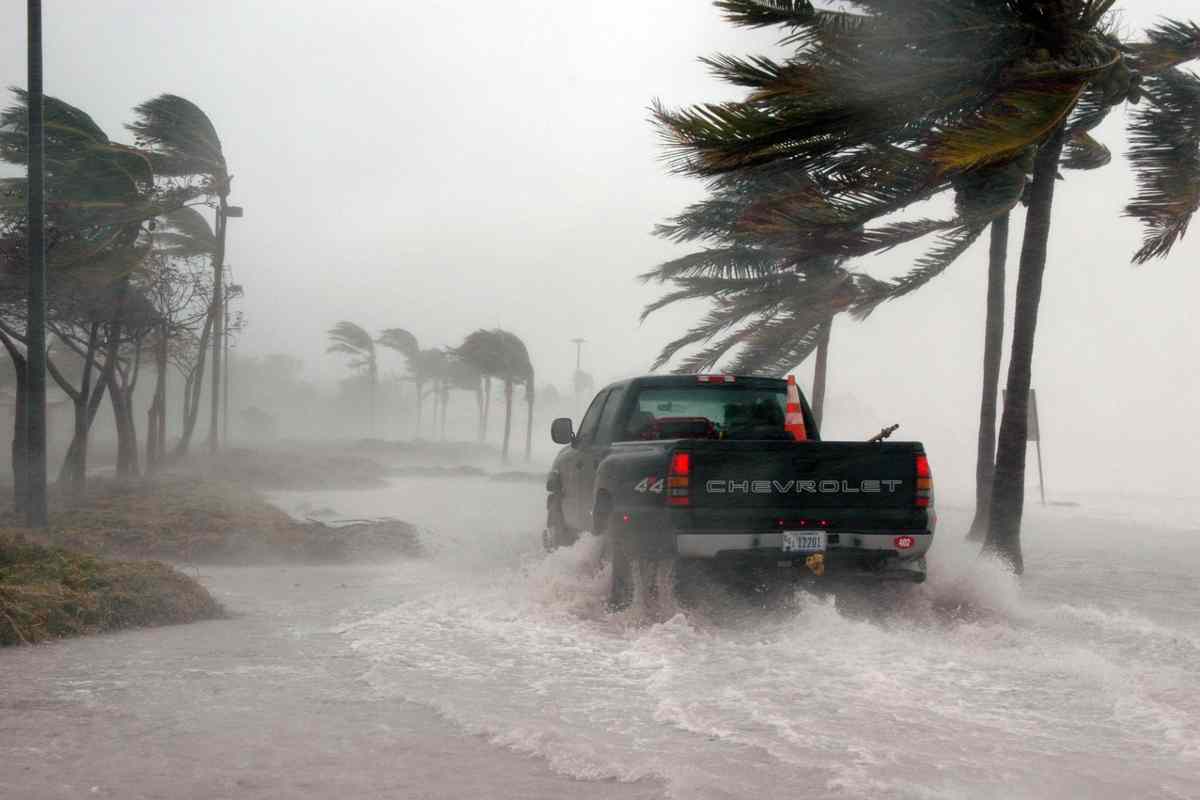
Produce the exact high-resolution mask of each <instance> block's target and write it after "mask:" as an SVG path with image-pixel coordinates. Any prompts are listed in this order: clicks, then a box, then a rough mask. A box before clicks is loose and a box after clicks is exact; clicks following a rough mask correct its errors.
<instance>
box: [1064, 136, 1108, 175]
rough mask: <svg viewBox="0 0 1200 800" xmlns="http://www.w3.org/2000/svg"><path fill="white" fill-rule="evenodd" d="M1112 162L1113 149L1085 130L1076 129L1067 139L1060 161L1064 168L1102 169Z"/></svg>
mask: <svg viewBox="0 0 1200 800" xmlns="http://www.w3.org/2000/svg"><path fill="white" fill-rule="evenodd" d="M1111 162H1112V151H1111V150H1109V149H1108V147H1106V146H1105V145H1104V144H1102V143H1101V142H1098V141H1096V140H1095V139H1093V138H1092V136H1091V135H1090V134H1088V133H1086V132H1084V131H1075V132H1074V133H1072V134H1071V138H1069V139H1068V140H1067V145H1066V148H1065V149H1064V151H1063V157H1062V161H1060V162H1059V163H1060V164H1061V165H1062V167H1063V168H1064V169H1080V170H1085V169H1100V168H1101V167H1106V166H1108V165H1109V163H1111Z"/></svg>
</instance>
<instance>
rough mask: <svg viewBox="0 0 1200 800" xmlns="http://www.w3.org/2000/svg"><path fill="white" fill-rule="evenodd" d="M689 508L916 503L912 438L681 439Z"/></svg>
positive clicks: (916, 448) (903, 506)
mask: <svg viewBox="0 0 1200 800" xmlns="http://www.w3.org/2000/svg"><path fill="white" fill-rule="evenodd" d="M679 449H680V450H688V451H690V452H691V473H692V475H691V492H690V494H691V503H690V506H691V508H692V509H693V510H696V511H700V510H709V511H733V510H736V509H743V510H747V511H749V510H752V509H753V510H762V511H767V510H768V509H769V510H770V511H771V512H772V513H775V512H797V513H801V512H804V511H806V510H810V509H811V510H813V511H818V510H820V509H839V510H845V511H850V510H863V511H866V510H868V509H878V510H880V511H883V510H892V511H899V510H904V511H910V510H913V509H914V506H915V505H916V502H915V501H916V478H917V474H916V469H917V468H916V457H917V455H918V454H922V453H923V452H924V450H923V448H922V447H921V445H919V444H916V443H912V442H884V443H871V442H788V441H717V442H700V441H698V442H688V443H687V444H686V445H681V446H680V448H679Z"/></svg>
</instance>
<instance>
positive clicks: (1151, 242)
mask: <svg viewBox="0 0 1200 800" xmlns="http://www.w3.org/2000/svg"><path fill="white" fill-rule="evenodd" d="M1145 88H1146V102H1144V103H1143V104H1142V105H1141V106H1139V107H1138V108H1137V109H1136V111H1135V112H1134V114H1133V120H1132V122H1131V123H1130V135H1129V136H1130V143H1131V147H1130V151H1129V160H1130V163H1131V164H1132V165H1133V171H1134V175H1135V176H1136V178H1137V194H1136V195H1135V196H1134V198H1133V200H1131V201H1130V202H1129V204H1128V205H1126V207H1125V214H1126V216H1130V217H1134V218H1135V219H1138V220H1140V221H1141V222H1142V224H1143V225H1144V226H1145V227H1146V234H1145V237H1144V239H1143V243H1142V247H1141V249H1139V250H1138V251H1137V253H1136V254H1135V255H1134V257H1133V260H1134V262H1135V263H1138V264H1143V263H1145V262H1147V261H1149V260H1150V259H1152V258H1157V257H1160V256H1164V255H1166V254H1167V253H1169V252H1170V250H1171V248H1172V247H1173V246H1174V245H1175V243H1176V242H1177V241H1178V240H1179V239H1180V238H1181V237H1182V236H1183V235H1184V234H1185V233H1187V229H1188V224H1189V223H1190V222H1191V219H1192V215H1193V214H1195V213H1196V210H1197V208H1200V78H1198V77H1197V76H1196V75H1194V74H1193V73H1190V72H1184V71H1182V70H1178V69H1174V70H1169V71H1167V72H1163V73H1159V74H1157V75H1154V76H1151V77H1150V78H1149V79H1147V81H1146V86H1145Z"/></svg>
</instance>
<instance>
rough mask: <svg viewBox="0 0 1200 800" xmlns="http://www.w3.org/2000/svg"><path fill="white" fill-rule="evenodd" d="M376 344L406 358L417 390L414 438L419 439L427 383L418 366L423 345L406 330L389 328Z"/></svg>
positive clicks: (410, 377) (409, 373)
mask: <svg viewBox="0 0 1200 800" xmlns="http://www.w3.org/2000/svg"><path fill="white" fill-rule="evenodd" d="M375 343H376V344H378V345H379V346H381V347H386V348H388V349H389V350H395V351H396V352H397V353H399V354H400V355H402V356H404V361H405V363H406V364H407V365H408V375H409V380H411V381H412V382H413V385H414V386H415V387H416V390H417V391H416V395H417V421H416V429H415V430H416V433H415V434H414V438H415V437H418V436H420V434H421V407H422V406H423V405H424V398H423V396H422V392H423V386H424V383H425V378H424V377H423V376H421V375H420V373H419V365H418V361H419V358H420V354H421V345H420V344H419V342H418V341H417V337H416V336H414V335H413V334H412V333H410V332H408V331H407V330H405V329H404V328H388V329H386V330H384V331H382V332H380V334H379V338H378V339H376V340H375Z"/></svg>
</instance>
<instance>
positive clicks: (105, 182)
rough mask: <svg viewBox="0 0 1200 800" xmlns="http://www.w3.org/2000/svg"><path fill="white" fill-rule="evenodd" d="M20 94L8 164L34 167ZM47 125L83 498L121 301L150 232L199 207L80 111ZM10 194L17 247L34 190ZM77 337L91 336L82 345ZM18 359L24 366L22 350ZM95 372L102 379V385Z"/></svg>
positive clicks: (48, 110) (4, 134)
mask: <svg viewBox="0 0 1200 800" xmlns="http://www.w3.org/2000/svg"><path fill="white" fill-rule="evenodd" d="M15 94H16V96H17V100H18V102H17V104H16V105H14V106H12V107H10V108H8V109H6V110H5V111H4V112H3V114H0V158H3V160H5V161H8V162H10V163H14V164H24V163H25V161H26V158H27V153H26V146H27V138H28V137H27V121H28V120H27V118H28V114H27V108H26V106H27V102H26V96H25V94H24V93H23V92H21V91H19V90H18V91H15ZM45 116H46V153H47V163H46V190H47V197H48V201H49V202H48V205H47V215H46V223H47V233H48V236H47V242H48V247H47V256H48V262H49V268H50V276H49V281H48V283H49V287H48V288H49V299H50V302H49V313H50V318H49V324H50V327H51V328H52V329H56V332H57V333H58V334H59V336H58V338H59V341H60V343H62V344H65V345H66V346H67V347H68V348H70V349H72V350H74V351H75V354H76V355H77V356H79V357H80V358H82V359H83V361H82V365H83V367H82V368H83V375H82V380H81V383H80V385H79V386H78V387H75V386H73V385H72V384H71V382H70V381H69V380H68V379H66V377H65V376H64V374H63V372H62V371H61V370H58V369H57V368H56V365H55V364H54V363H53V359H51V363H50V364H48V371H49V372H50V373H51V375H52V377H53V378H54V379H55V380H56V382H58V383H59V385H60V386H61V387H62V388H63V390H64V391H65V392H67V394H68V395H69V396H70V398H71V400H72V401H73V402H74V404H75V415H76V416H75V433H74V436H73V440H72V445H71V447H70V448H69V450H68V454H67V462H66V463H65V464H64V469H63V470H62V471H61V472H60V476H62V477H66V478H67V479H68V485H69V487H70V488H71V489H72V491H75V492H79V491H82V488H83V476H84V475H85V474H86V452H87V448H86V440H87V434H88V430H89V429H90V425H91V421H92V419H93V418H94V416H95V409H96V407H97V405H98V403H99V401H100V398H101V397H102V395H103V393H104V392H105V391H106V390H111V388H112V381H113V375H114V371H115V369H116V367H117V362H116V360H115V358H116V356H117V354H119V351H120V347H121V343H122V340H123V337H124V335H125V334H124V333H123V330H125V329H126V328H127V323H128V320H126V319H125V318H124V312H125V311H127V310H128V309H129V308H130V306H129V305H128V304H121V303H120V302H118V300H119V298H121V297H123V296H125V293H126V291H127V288H128V287H129V285H130V281H131V278H132V276H133V275H135V274H136V273H137V271H138V269H139V268H140V266H141V262H142V259H143V258H144V257H145V253H146V248H145V246H144V241H143V238H144V229H143V224H144V223H146V222H147V221H148V220H150V219H152V218H154V217H156V216H158V215H160V214H163V213H166V212H168V211H170V210H172V209H175V208H179V207H180V206H182V205H183V204H185V203H187V202H189V201H190V200H192V199H193V198H194V197H195V196H196V195H197V191H196V190H195V189H194V187H189V186H184V185H173V184H169V183H163V182H160V181H158V175H157V174H156V173H155V172H154V170H153V167H152V163H151V158H150V157H149V155H148V154H147V153H145V152H144V151H141V150H139V149H137V148H134V147H130V146H128V145H123V144H119V143H117V142H113V141H112V140H110V139H109V138H108V136H107V135H106V134H105V133H104V131H103V130H102V129H101V128H100V127H99V126H97V125H96V124H95V122H94V121H93V120H92V119H91V118H90V117H89V116H88V115H87V114H86V113H84V112H83V111H81V110H80V109H78V108H75V107H74V106H71V105H69V104H67V103H64V102H63V101H61V100H58V99H57V98H53V97H47V98H45ZM2 189H3V191H0V227H2V228H3V229H4V230H5V233H4V234H3V238H9V237H10V236H12V235H13V234H19V232H20V231H21V230H22V229H23V228H24V225H25V223H26V220H25V216H24V215H25V212H24V211H23V210H21V208H20V206H21V205H22V204H23V199H22V198H23V195H24V180H23V179H6V180H4V181H3V187H2ZM13 266H14V271H13V273H12V274H14V275H16V274H20V273H21V272H23V271H24V269H25V268H26V267H25V260H24V258H23V256H21V255H20V254H19V253H18V254H17V257H16V259H15V261H14V263H13ZM106 304H107V305H108V306H109V307H108V308H106V307H105V305H106ZM75 326H81V327H80V328H76V327H75ZM73 328H74V329H75V330H76V331H78V330H82V331H83V333H82V334H81V335H78V336H73V335H72V334H71V330H72V329H73ZM7 344H8V342H6V345H7ZM101 352H102V353H104V356H103V364H98V363H97V362H96V360H95V359H96V356H97V353H101ZM9 353H10V356H12V357H14V358H16V349H15V348H9ZM109 356H112V357H111V358H110V357H109ZM93 369H96V370H97V372H98V376H97V378H96V380H95V382H92V370H93ZM114 410H115V411H116V410H117V409H116V408H114ZM128 441H129V440H128V439H127V438H126V439H125V442H126V445H128ZM134 446H135V448H136V441H135V442H134ZM22 463H23V452H22V450H21V449H20V448H17V449H16V450H15V451H14V469H16V470H17V471H18V472H19V471H20V470H21V469H22V467H21V465H22Z"/></svg>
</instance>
